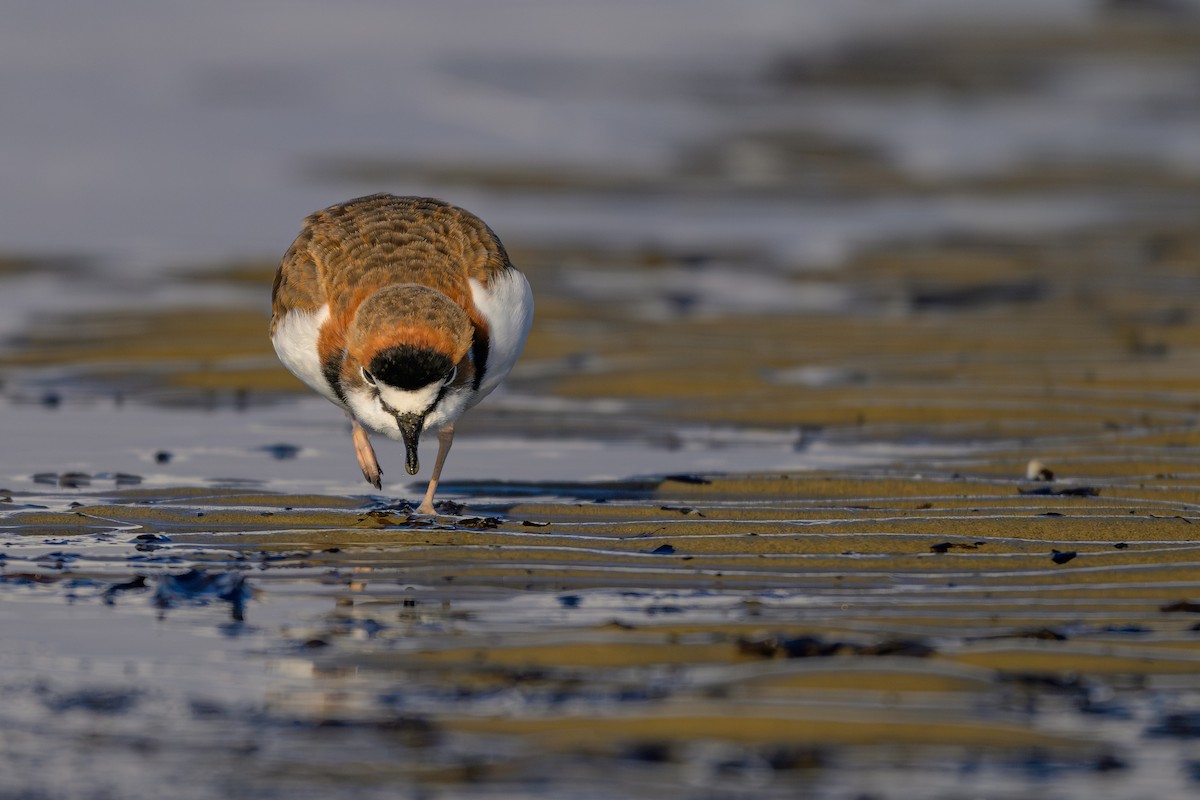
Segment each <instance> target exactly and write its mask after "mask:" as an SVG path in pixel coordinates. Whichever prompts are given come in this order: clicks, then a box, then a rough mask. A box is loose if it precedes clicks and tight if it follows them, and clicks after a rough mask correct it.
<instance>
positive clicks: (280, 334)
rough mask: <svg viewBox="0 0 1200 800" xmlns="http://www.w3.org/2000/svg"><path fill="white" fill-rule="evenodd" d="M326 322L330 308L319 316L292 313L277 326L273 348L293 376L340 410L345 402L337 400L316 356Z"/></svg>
mask: <svg viewBox="0 0 1200 800" xmlns="http://www.w3.org/2000/svg"><path fill="white" fill-rule="evenodd" d="M327 319H329V305H328V304H326V305H323V306H321V307H320V308H319V309H318V310H317V311H316V313H309V312H307V311H289V312H288V313H287V315H286V316H285V317H284V318H283V319H282V320H280V322H279V325H277V326H276V328H275V335H274V336H272V337H271V344H273V345H275V353H276V355H278V356H279V360H280V361H282V362H283V365H284V366H285V367H287V368H288V369H289V370H291V372H292V374H293V375H295V376H296V377H297V378H299V379H300V380H302V381H304V382H305V383H306V384H307V385H308V386H309V388H311V389H313V390H314V391H315V392H317V393H318V394H320V395H321V396H322V397H325V398H328V399H329V401H330V402H332V403H337V404H338V405H339V406H340V405H342V402H341V401H340V400H338V397H337V395H336V394H335V393H334V391H333V389H332V388H330V386H329V383H328V381H326V380H325V375H324V373H322V372H321V359H320V356H319V355H318V354H317V337H318V336H320V334H321V325H323V324H324V323H325V320H327Z"/></svg>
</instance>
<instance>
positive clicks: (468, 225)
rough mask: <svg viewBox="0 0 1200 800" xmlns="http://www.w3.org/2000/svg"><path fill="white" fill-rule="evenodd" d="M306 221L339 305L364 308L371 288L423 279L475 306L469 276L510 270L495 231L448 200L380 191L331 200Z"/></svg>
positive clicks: (328, 290)
mask: <svg viewBox="0 0 1200 800" xmlns="http://www.w3.org/2000/svg"><path fill="white" fill-rule="evenodd" d="M306 222H307V227H306V232H307V233H308V234H309V238H308V241H307V243H306V244H307V249H308V251H309V252H310V253H311V254H312V257H313V258H314V260H315V262H316V266H317V270H318V274H319V278H320V280H319V283H320V284H321V286H322V288H323V290H324V292H325V295H326V296H327V297H329V298H331V299H332V301H333V302H334V303H335V304H337V305H342V304H345V305H349V306H357V303H358V302H360V301H361V296H360V292H362V291H363V290H366V291H367V292H370V291H373V290H375V289H378V288H381V287H383V286H388V285H391V284H396V283H417V284H421V285H424V286H428V287H430V288H433V289H437V290H438V291H440V292H442V293H443V294H445V295H447V296H449V297H450V298H452V299H454V300H456V301H458V302H459V303H460V305H462V306H463V307H464V308H468V307H469V306H470V287H469V286H468V284H467V279H468V278H476V279H477V280H481V281H489V280H490V279H491V277H492V275H493V274H494V273H495V272H497V271H499V270H503V269H506V268H508V254H507V253H506V252H505V251H504V246H503V245H502V244H500V240H499V239H498V238H497V237H496V235H495V234H494V233H492V231H491V229H490V228H488V227H487V225H485V224H484V223H483V221H482V220H480V219H479V218H478V217H476V216H475V215H474V214H471V213H469V212H467V211H464V210H462V209H461V208H457V207H455V206H452V205H449V204H448V203H444V202H442V201H440V200H433V199H430V198H424V197H395V196H392V195H387V194H377V195H371V196H370V197H360V198H358V199H356V200H350V201H348V202H346V203H341V204H338V205H335V206H330V207H329V208H327V209H324V210H323V211H318V212H317V213H316V214H313V215H312V216H310V217H309V218H308V220H307V221H306ZM356 296H357V297H356ZM350 310H351V311H352V308H351V309H350ZM333 311H334V314H335V316H336V314H337V309H336V308H335V309H333Z"/></svg>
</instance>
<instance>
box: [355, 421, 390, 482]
mask: <svg viewBox="0 0 1200 800" xmlns="http://www.w3.org/2000/svg"><path fill="white" fill-rule="evenodd" d="M350 420H351V423H352V426H353V427H352V428H351V431H350V437H351V438H352V439H353V440H354V455H355V456H356V457H357V458H358V468H359V469H361V470H362V474H363V477H364V478H366V479H367V483H369V484H371V485H372V486H374V487H375V488H376V489H382V488H383V470H381V469H380V468H379V460H378V459H377V458H375V448H374V447H372V446H371V440H370V439H369V438H368V437H367V430H366V428H364V427H363V426H362V425H360V424H359V422H358V420H356V419H354V418H353V417H351V418H350Z"/></svg>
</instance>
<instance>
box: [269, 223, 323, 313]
mask: <svg viewBox="0 0 1200 800" xmlns="http://www.w3.org/2000/svg"><path fill="white" fill-rule="evenodd" d="M311 238H312V234H311V232H310V231H309V230H308V229H307V228H306V229H305V230H303V231H301V233H300V235H299V236H297V237H296V241H294V242H292V246H291V247H289V248H288V251H287V252H286V253H284V255H283V259H282V260H281V261H280V262H279V269H277V270H276V271H275V283H274V285H273V286H272V287H271V336H274V335H275V328H276V327H277V326H278V325H279V322H280V320H282V319H283V317H284V315H285V314H287V313H288V312H289V311H308V312H315V311H316V310H317V309H319V308H320V307H321V306H322V305H324V304H325V291H324V287H323V286H322V285H321V281H320V278H319V276H318V273H317V265H316V263H315V262H314V261H313V258H312V254H311V253H310V252H309V250H308V242H309V241H310V240H311Z"/></svg>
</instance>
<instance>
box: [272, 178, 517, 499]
mask: <svg viewBox="0 0 1200 800" xmlns="http://www.w3.org/2000/svg"><path fill="white" fill-rule="evenodd" d="M271 310H272V314H271V325H270V335H271V342H272V344H273V345H274V347H275V353H276V355H278V356H279V360H280V361H281V362H283V365H284V366H285V367H287V368H288V370H290V371H291V372H292V373H293V374H294V375H295V376H296V377H298V378H299V379H300V380H301V381H303V382H304V383H305V384H307V385H308V386H309V387H310V388H312V389H313V390H315V391H316V392H317V393H318V394H320V395H322V396H323V397H325V398H326V399H328V400H329V401H330V402H332V403H334V404H335V405H337V406H340V407H341V408H342V409H343V410H344V411H345V412H346V415H347V416H348V417H349V418H350V425H351V430H350V433H351V440H352V442H353V444H354V452H355V456H356V457H357V459H358V465H359V467H360V468H361V469H362V474H363V477H364V478H365V479H366V480H367V482H368V483H369V484H371V485H372V486H374V487H375V488H376V489H381V488H382V476H383V471H382V470H381V469H380V467H379V461H378V459H377V458H376V455H375V449H374V448H373V447H372V445H371V440H370V436H369V433H368V431H373V432H375V433H381V434H383V435H384V436H386V437H388V438H390V439H393V440H396V441H400V442H403V443H404V448H405V469H406V470H407V472H408V474H409V475H416V474H417V473H418V471H419V469H420V461H419V459H418V455H417V445H418V443H419V441H420V437H421V435H422V433H424V432H426V431H435V432H436V433H437V439H438V451H437V458H436V459H435V461H434V465H433V472H432V475H431V477H430V480H429V485H428V488H427V489H426V492H425V498H424V500H423V502H422V503H421V504H420V506H419V507H418V508H417V513H419V514H429V515H432V514H436V513H437V512H436V510H435V508H434V505H433V498H434V495H435V493H436V492H437V486H438V481H439V479H440V477H441V473H442V467H443V465H444V464H445V461H446V456H447V454H448V453H449V452H450V446H451V444H452V442H453V441H454V425H455V422H456V421H457V420H458V419H459V418H460V417H461V416H462V415H463V413H464V412H466V411H467V410H468V409H470V408H471V407H473V406H474V405H475V404H476V403H478V402H479V401H480V400H482V399H483V398H484V397H486V396H487V395H488V394H490V393H491V392H492V391H493V390H494V389H495V388H496V387H497V386H498V385H499V384H500V382H501V381H502V380H503V379H504V378H505V377H506V376H507V375H508V373H509V372H510V371H511V370H512V368H513V365H515V364H516V362H517V358H518V357H519V356H520V354H521V351H522V350H523V349H524V346H525V340H526V338H527V337H528V335H529V329H530V326H531V325H532V323H533V292H532V290H531V288H530V285H529V281H528V279H527V278H526V277H525V276H524V275H523V274H522V273H521V272H520V271H519V270H517V268H516V267H514V266H513V265H512V262H510V261H509V257H508V253H507V251H506V250H505V249H504V245H503V244H502V243H501V242H500V239H499V237H498V236H496V234H495V233H494V232H493V231H492V229H491V228H489V227H488V226H487V225H486V224H484V222H483V220H481V219H480V218H479V217H477V216H475V215H474V214H472V213H470V212H469V211H466V210H464V209H462V208H459V207H457V206H454V205H451V204H450V203H447V202H445V201H442V200H437V199H434V198H429V197H399V196H395V195H391V194H374V195H370V196H367V197H359V198H355V199H353V200H348V201H346V202H343V203H337V204H335V205H331V206H329V207H328V208H325V209H322V210H320V211H317V212H315V213H313V214H310V215H309V216H308V217H306V218H305V220H304V224H303V226H302V228H301V230H300V233H299V235H298V236H297V237H296V239H295V241H293V242H292V244H291V247H289V248H288V250H287V252H286V253H284V255H283V258H282V259H281V260H280V262H279V268H278V270H277V271H276V273H275V281H274V285H273V287H272V290H271Z"/></svg>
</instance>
